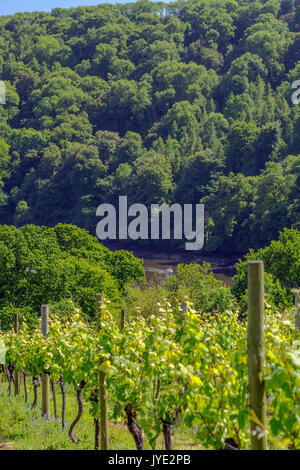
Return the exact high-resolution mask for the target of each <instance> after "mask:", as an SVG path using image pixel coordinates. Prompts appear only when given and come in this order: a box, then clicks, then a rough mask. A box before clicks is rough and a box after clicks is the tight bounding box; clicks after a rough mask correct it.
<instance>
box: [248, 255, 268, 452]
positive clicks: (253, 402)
mask: <svg viewBox="0 0 300 470" xmlns="http://www.w3.org/2000/svg"><path fill="white" fill-rule="evenodd" d="M264 360H265V344H264V265H263V261H248V376H249V392H250V411H251V413H253V416H250V433H251V448H252V450H266V447H267V439H266V394H265V383H264V380H263V378H262V374H263V369H264ZM254 414H255V416H254ZM256 421H257V422H256ZM258 423H260V424H258Z"/></svg>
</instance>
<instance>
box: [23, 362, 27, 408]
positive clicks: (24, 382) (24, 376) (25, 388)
mask: <svg viewBox="0 0 300 470" xmlns="http://www.w3.org/2000/svg"><path fill="white" fill-rule="evenodd" d="M23 384H24V394H25V403H27V401H28V393H27V382H26V372H25V370H23Z"/></svg>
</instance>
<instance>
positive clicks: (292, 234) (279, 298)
mask: <svg viewBox="0 0 300 470" xmlns="http://www.w3.org/2000/svg"><path fill="white" fill-rule="evenodd" d="M256 259H261V260H263V261H264V266H265V271H266V272H265V288H266V292H267V294H269V299H268V301H269V302H270V303H271V304H273V305H281V306H287V305H292V304H293V295H292V292H291V289H292V288H295V287H296V288H297V287H298V286H299V284H300V232H299V230H293V229H291V230H290V229H284V230H283V232H280V236H279V239H278V240H274V241H272V242H271V243H270V245H268V246H266V247H265V248H263V249H260V250H258V251H256V252H255V251H254V250H250V251H249V252H248V253H247V255H246V261H240V262H239V263H238V264H237V265H236V267H237V275H236V276H234V280H235V284H234V287H233V293H234V295H235V296H236V297H237V298H238V299H239V300H240V301H241V303H242V305H243V307H244V308H246V305H247V261H249V260H256Z"/></svg>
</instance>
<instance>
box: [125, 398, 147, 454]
mask: <svg viewBox="0 0 300 470" xmlns="http://www.w3.org/2000/svg"><path fill="white" fill-rule="evenodd" d="M125 411H126V414H127V427H128V430H129V432H130V434H132V436H133V439H134V441H135V445H136V448H137V450H144V441H143V430H142V428H141V427H140V426H139V425H138V423H137V422H136V419H135V418H136V413H135V411H134V409H133V407H132V405H130V404H129V405H126V408H125Z"/></svg>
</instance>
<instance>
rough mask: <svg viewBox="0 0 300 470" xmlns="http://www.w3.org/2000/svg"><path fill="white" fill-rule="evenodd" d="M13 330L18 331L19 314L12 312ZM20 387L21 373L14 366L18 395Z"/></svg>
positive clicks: (16, 392) (16, 393)
mask: <svg viewBox="0 0 300 470" xmlns="http://www.w3.org/2000/svg"><path fill="white" fill-rule="evenodd" d="M14 331H15V333H16V334H18V333H19V314H18V313H14ZM20 389H21V374H20V373H19V372H18V371H17V369H16V368H15V395H20V391H21V390H20Z"/></svg>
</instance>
